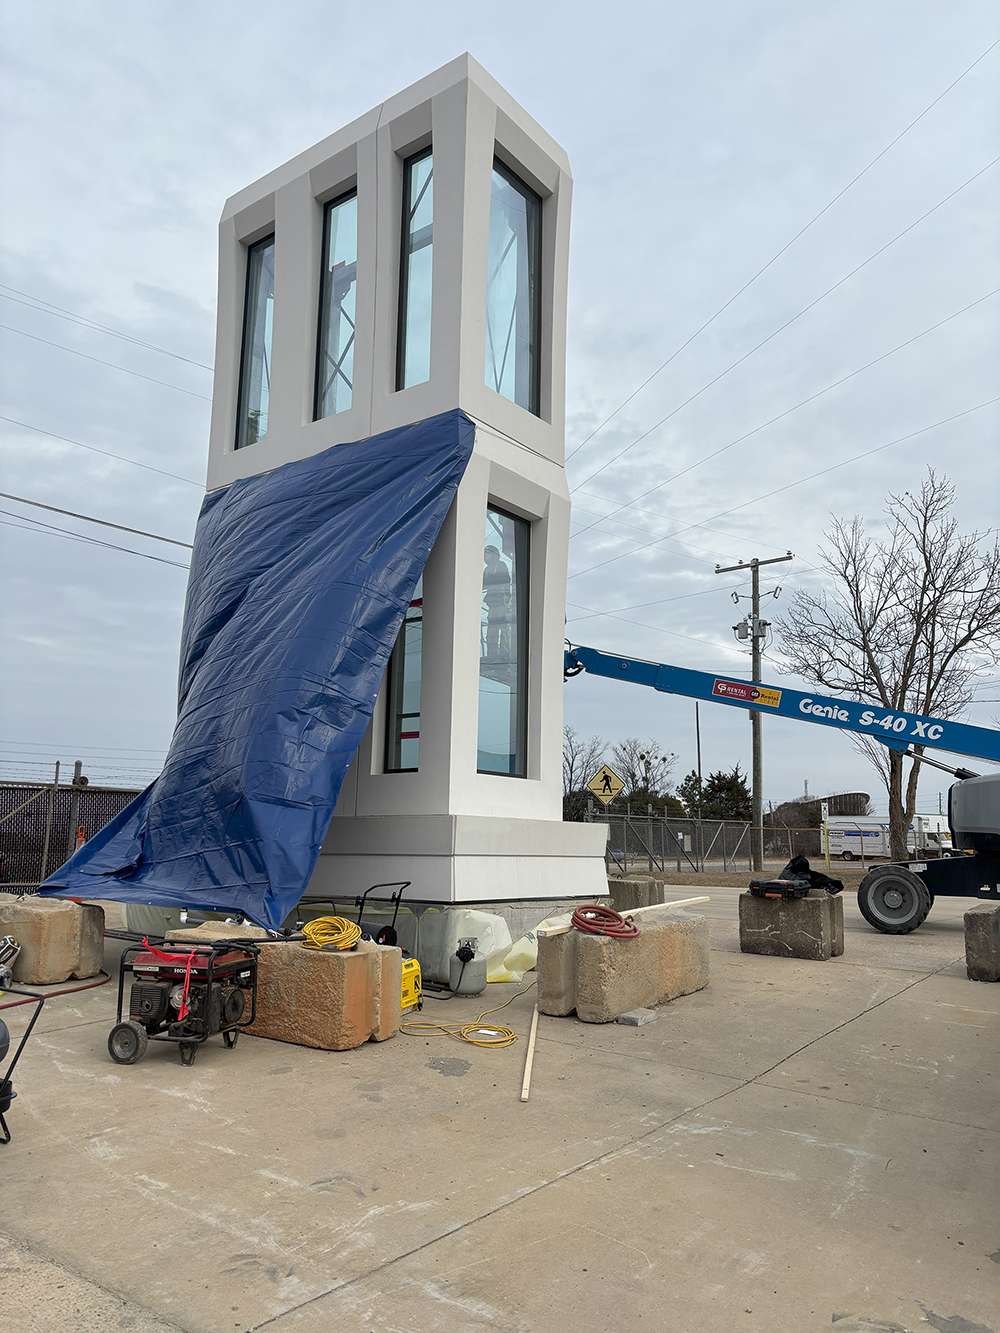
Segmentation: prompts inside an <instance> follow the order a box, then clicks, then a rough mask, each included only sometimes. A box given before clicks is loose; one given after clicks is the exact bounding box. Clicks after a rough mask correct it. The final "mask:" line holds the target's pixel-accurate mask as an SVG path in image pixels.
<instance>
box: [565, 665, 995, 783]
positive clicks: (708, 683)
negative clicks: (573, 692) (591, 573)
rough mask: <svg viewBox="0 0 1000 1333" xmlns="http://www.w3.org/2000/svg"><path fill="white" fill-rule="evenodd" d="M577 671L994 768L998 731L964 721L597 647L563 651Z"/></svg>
mask: <svg viewBox="0 0 1000 1333" xmlns="http://www.w3.org/2000/svg"><path fill="white" fill-rule="evenodd" d="M581 671H587V672H589V673H590V674H591V675H594V676H607V677H608V678H609V679H610V680H624V681H631V682H632V684H633V685H646V686H648V687H649V688H650V689H654V690H660V691H661V692H662V693H663V694H682V695H686V696H687V697H688V698H690V699H705V700H707V701H708V702H709V703H713V704H728V705H729V706H730V707H731V708H748V709H757V710H758V711H759V712H761V713H764V714H772V715H773V716H775V717H791V718H795V719H796V721H798V722H814V723H816V724H817V725H818V726H821V727H836V728H837V729H838V730H840V731H854V732H857V733H858V735H861V736H871V738H872V739H873V740H877V741H881V742H882V744H883V745H888V746H889V747H890V749H894V750H906V749H908V748H909V747H910V746H911V745H923V746H926V747H927V748H928V749H934V750H947V751H948V752H949V753H951V754H964V755H972V756H974V757H975V758H977V759H989V760H992V761H993V763H1000V731H997V730H995V729H994V728H992V727H972V726H969V725H968V724H967V723H965V722H949V721H946V720H944V719H942V718H937V717H924V716H923V715H922V714H920V713H903V712H900V711H899V709H892V708H886V707H884V706H883V705H882V704H870V703H856V702H855V701H854V700H853V699H832V698H828V697H824V696H823V695H821V694H803V693H802V691H801V690H790V689H787V688H786V687H785V686H783V685H782V686H777V685H764V684H758V685H755V684H753V682H752V681H749V680H741V679H739V678H738V677H735V676H713V675H712V674H711V673H710V672H707V671H688V670H687V669H686V668H684V667H675V666H669V665H668V664H667V663H665V662H644V661H642V660H641V659H639V658H635V657H617V656H615V655H614V654H612V653H602V652H600V651H599V650H598V649H597V648H577V647H570V648H568V649H567V650H566V654H565V658H564V673H565V675H566V676H567V677H569V676H576V675H578V674H579V673H580V672H581Z"/></svg>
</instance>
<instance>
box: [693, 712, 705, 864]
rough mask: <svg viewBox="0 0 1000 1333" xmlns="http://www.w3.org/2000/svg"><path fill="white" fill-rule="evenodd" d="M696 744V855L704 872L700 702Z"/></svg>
mask: <svg viewBox="0 0 1000 1333" xmlns="http://www.w3.org/2000/svg"><path fill="white" fill-rule="evenodd" d="M694 743H695V750H696V753H697V755H698V804H697V806H696V807H695V819H696V821H697V823H696V824H695V828H696V829H697V831H698V850H697V852H696V853H695V862H696V864H697V863H700V865H701V868H702V870H704V869H705V844H704V841H703V839H702V832H701V715H700V714H699V712H698V700H697V699H695V701H694Z"/></svg>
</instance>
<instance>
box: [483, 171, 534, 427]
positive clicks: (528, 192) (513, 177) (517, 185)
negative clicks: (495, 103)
mask: <svg viewBox="0 0 1000 1333" xmlns="http://www.w3.org/2000/svg"><path fill="white" fill-rule="evenodd" d="M493 171H495V172H496V173H497V175H498V176H501V177H503V179H504V180H505V181H506V182H507V184H508V185H509V186H510V187H511V189H513V190H516V191H517V193H518V194H519V195H521V197H522V198H523V199H524V200H525V201H526V202H527V205H528V211H529V215H530V210H531V208H532V206H533V205H537V213H536V216H537V219H538V222H537V232H538V234H537V238H536V246H535V261H536V262H535V269H536V271H535V273H534V279H535V282H534V309H533V310H529V312H528V313H529V317H530V322H531V337H532V346H533V349H534V356H532V357H531V358H530V362H531V379H530V382H529V385H528V402H529V406H528V407H523V406H522V404H521V403H519V402H518V401H517V400H516V399H515V398H507V395H506V394H505V393H502V392H501V391H500V390H499V389H496V388H494V387H493V385H491V384H490V383H489V381H488V380H487V381H485V382H486V387H487V388H488V389H490V390H491V391H492V392H493V393H496V394H498V395H499V397H501V398H506V399H507V402H508V403H513V404H514V406H515V407H520V408H521V410H522V411H523V412H530V413H531V415H532V416H533V417H539V418H541V415H542V275H543V269H544V262H543V253H542V244H543V239H544V235H543V234H544V225H545V200H544V199H543V198H542V196H541V195H540V194H539V193H538V191H537V190H533V189H532V188H531V186H530V185H528V184H527V182H525V181H523V180H522V179H521V178H520V176H518V174H517V172H516V171H515V170H514V169H513V167H509V166H508V165H507V163H506V162H505V161H504V160H503V158H501V157H498V156H497V154H496V153H495V152H494V154H493ZM528 225H529V235H528V247H529V252H530V247H531V236H530V230H531V227H530V220H529V224H528ZM492 228H493V177H492V173H491V175H490V230H491V231H492ZM487 262H488V261H487ZM530 267H531V266H530V264H529V273H528V301H529V304H530V302H531V299H532V282H531V278H532V274H531V271H530ZM486 297H487V302H488V300H489V273H488V272H487V288H486ZM486 337H487V339H488V338H489V331H488V315H487V331H486ZM484 378H485V377H484Z"/></svg>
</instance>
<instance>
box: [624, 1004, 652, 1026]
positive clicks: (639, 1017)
mask: <svg viewBox="0 0 1000 1333" xmlns="http://www.w3.org/2000/svg"><path fill="white" fill-rule="evenodd" d="M656 1017H657V1014H656V1010H655V1009H630V1010H629V1011H628V1013H627V1014H619V1015H618V1017H617V1018H616V1019H615V1022H616V1023H621V1025H622V1026H623V1027H627V1028H641V1027H645V1026H646V1024H647V1023H653V1022H655V1021H656Z"/></svg>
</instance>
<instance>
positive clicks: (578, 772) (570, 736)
mask: <svg viewBox="0 0 1000 1333" xmlns="http://www.w3.org/2000/svg"><path fill="white" fill-rule="evenodd" d="M606 749H607V743H606V742H605V741H603V740H602V739H601V738H600V736H581V735H580V734H579V733H578V732H577V731H575V730H574V729H573V728H572V727H570V726H565V727H563V755H562V762H563V796H568V795H569V794H570V792H574V791H581V790H582V789H583V787H584V786H586V783H587V781H588V779H589V778H590V777H592V776H593V774H594V773H596V772H597V770H598V769H599V768H600V766H601V764H602V763H603V762H604V751H605V750H606Z"/></svg>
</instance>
